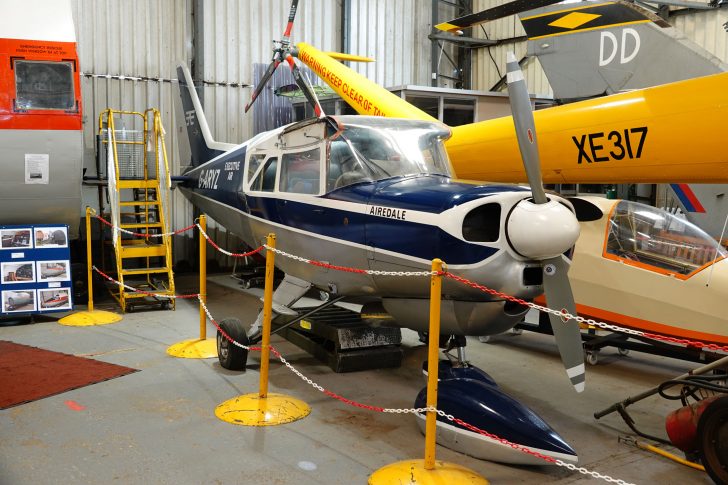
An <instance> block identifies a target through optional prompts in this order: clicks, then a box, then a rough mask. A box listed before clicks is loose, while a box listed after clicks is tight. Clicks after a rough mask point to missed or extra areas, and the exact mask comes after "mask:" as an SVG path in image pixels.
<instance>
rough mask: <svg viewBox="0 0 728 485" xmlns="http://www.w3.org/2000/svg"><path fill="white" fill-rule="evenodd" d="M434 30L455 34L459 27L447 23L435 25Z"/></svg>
mask: <svg viewBox="0 0 728 485" xmlns="http://www.w3.org/2000/svg"><path fill="white" fill-rule="evenodd" d="M435 28H436V29H439V30H444V31H445V32H456V31H458V30H460V27H458V26H457V25H453V24H450V23H447V22H443V23H441V24H437V25H435Z"/></svg>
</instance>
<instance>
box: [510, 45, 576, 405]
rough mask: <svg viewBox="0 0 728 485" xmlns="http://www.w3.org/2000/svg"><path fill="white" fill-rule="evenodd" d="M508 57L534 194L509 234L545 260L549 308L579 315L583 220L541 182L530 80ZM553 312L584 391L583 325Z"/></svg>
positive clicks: (525, 252) (515, 215) (569, 368)
mask: <svg viewBox="0 0 728 485" xmlns="http://www.w3.org/2000/svg"><path fill="white" fill-rule="evenodd" d="M507 61H508V64H507V67H508V71H507V72H508V74H507V77H508V96H509V97H510V100H511V111H512V112H513V122H514V124H515V127H516V136H517V138H518V147H519V148H520V151H521V157H522V158H523V165H524V167H525V169H526V175H527V177H528V183H529V185H530V186H531V192H532V194H533V199H532V202H531V201H529V200H522V201H521V202H519V203H518V205H517V206H516V207H515V208H514V210H513V211H512V212H511V214H510V215H509V219H508V225H507V231H508V236H509V237H508V240H509V242H510V243H511V246H512V247H513V249H514V250H515V251H516V252H518V253H519V254H521V255H522V256H525V257H527V258H529V259H536V260H539V261H541V266H542V267H543V276H544V278H543V285H544V292H545V294H546V302H547V304H548V306H549V308H553V309H559V310H562V311H564V310H565V311H566V312H568V313H570V314H571V315H576V304H575V302H574V295H573V293H572V291H571V285H570V284H569V278H568V275H567V273H568V271H569V263H568V261H567V260H566V257H565V256H564V255H563V253H564V252H565V251H567V250H568V249H569V248H571V247H572V246H573V245H574V243H575V242H576V238H577V237H578V236H579V222H578V221H577V219H576V216H575V215H574V214H573V213H572V212H571V211H570V210H569V209H567V208H566V207H565V206H563V205H561V204H560V203H558V202H556V201H550V200H549V199H548V197H546V193H545V192H544V189H543V185H542V182H541V168H540V159H539V154H538V144H537V140H536V125H535V123H534V120H533V112H532V110H531V100H530V98H529V96H528V89H527V88H526V81H525V79H524V78H523V72H522V71H521V68H520V66H519V65H518V61H517V60H516V56H515V55H514V54H513V53H512V52H509V53H508V58H507ZM546 241H548V242H546ZM549 318H550V320H551V327H552V329H553V332H554V337H555V338H556V344H557V345H558V347H559V353H560V354H561V360H562V361H563V363H564V367H566V373H567V375H568V376H569V379H570V380H571V383H572V384H573V385H574V388H575V389H576V390H577V392H581V391H583V390H584V383H585V377H586V376H585V368H584V353H583V350H582V346H581V335H580V331H579V325H578V323H577V322H576V321H575V320H573V319H570V320H568V321H565V320H563V319H562V318H561V317H559V316H558V315H553V314H549Z"/></svg>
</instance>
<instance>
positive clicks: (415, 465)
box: [369, 460, 490, 485]
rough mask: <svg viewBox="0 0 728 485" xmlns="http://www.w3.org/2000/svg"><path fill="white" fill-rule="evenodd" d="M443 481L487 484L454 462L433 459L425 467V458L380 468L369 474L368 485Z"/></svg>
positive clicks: (438, 482)
mask: <svg viewBox="0 0 728 485" xmlns="http://www.w3.org/2000/svg"><path fill="white" fill-rule="evenodd" d="M443 483H457V484H458V485H461V484H469V483H472V484H476V485H488V483H490V482H488V480H486V479H485V478H483V477H481V476H480V475H478V474H477V473H475V472H474V471H473V470H470V469H468V468H465V467H463V466H460V465H455V464H454V463H446V462H443V461H435V468H433V469H432V470H426V469H425V460H406V461H398V462H397V463H392V464H391V465H387V466H385V467H382V468H380V469H379V470H377V471H375V472H374V473H372V474H371V475H370V476H369V485H390V484H391V485H415V484H416V485H429V484H432V485H436V484H437V485H441V484H443Z"/></svg>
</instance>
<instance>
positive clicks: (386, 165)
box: [326, 117, 452, 190]
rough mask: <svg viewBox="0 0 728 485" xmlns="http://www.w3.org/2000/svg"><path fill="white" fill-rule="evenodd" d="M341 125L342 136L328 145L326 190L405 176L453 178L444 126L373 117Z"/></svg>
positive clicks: (350, 120) (346, 121)
mask: <svg viewBox="0 0 728 485" xmlns="http://www.w3.org/2000/svg"><path fill="white" fill-rule="evenodd" d="M343 118H345V117H342V119H343ZM346 118H349V117H346ZM342 124H343V126H344V129H343V132H342V133H341V136H339V137H336V138H334V139H333V140H331V141H330V142H329V147H328V150H329V153H330V160H329V167H328V174H327V184H326V185H327V187H326V188H327V190H334V189H338V188H340V187H344V186H346V185H351V184H354V183H357V182H362V181H371V180H383V179H386V178H391V177H400V176H406V175H419V174H429V175H445V176H451V174H452V170H451V168H450V161H449V159H448V157H447V153H446V151H445V147H444V145H443V142H444V141H445V140H446V139H447V138H449V136H450V132H449V130H447V129H445V128H444V127H442V126H441V125H438V124H436V123H430V122H420V121H417V122H415V121H404V120H391V119H385V118H374V117H360V119H359V120H356V119H354V118H349V119H347V120H345V121H344V122H343V123H342Z"/></svg>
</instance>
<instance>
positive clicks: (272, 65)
mask: <svg viewBox="0 0 728 485" xmlns="http://www.w3.org/2000/svg"><path fill="white" fill-rule="evenodd" d="M280 63H281V61H280V60H279V59H278V53H277V52H276V53H275V55H274V56H273V61H271V63H270V64H268V69H266V71H265V74H263V77H262V78H261V80H260V82H259V83H258V85H257V86H256V87H255V89H254V90H253V95H252V96H251V97H250V101H248V104H246V105H245V112H246V113H247V112H248V110H249V109H250V107H251V106H253V103H255V100H256V99H258V96H259V95H260V93H261V92H262V91H263V88H264V87H265V84H266V83H267V82H268V80H269V79H270V78H271V76H272V75H273V73H274V72H275V70H276V68H277V67H278V66H279V65H280Z"/></svg>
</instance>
